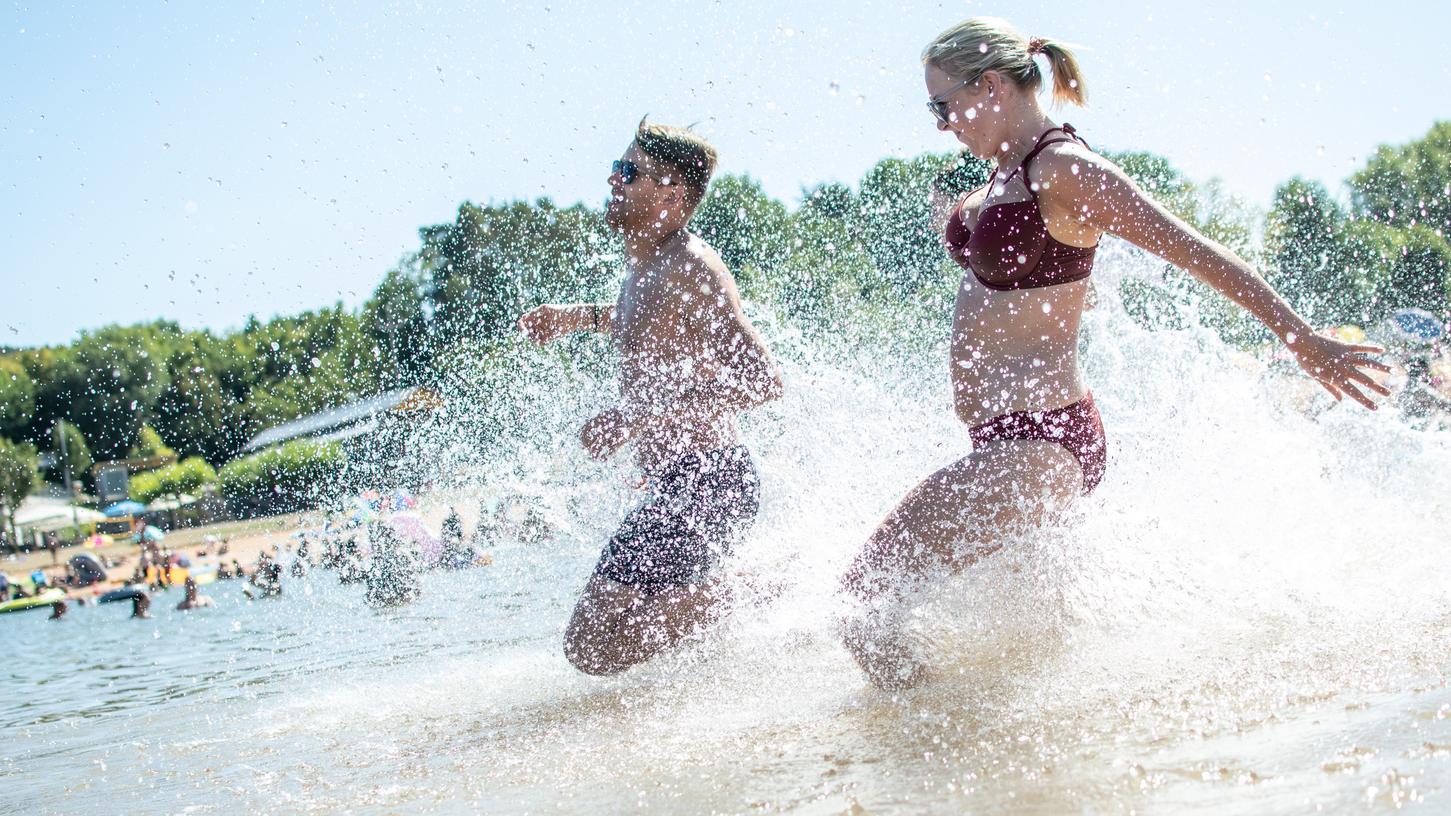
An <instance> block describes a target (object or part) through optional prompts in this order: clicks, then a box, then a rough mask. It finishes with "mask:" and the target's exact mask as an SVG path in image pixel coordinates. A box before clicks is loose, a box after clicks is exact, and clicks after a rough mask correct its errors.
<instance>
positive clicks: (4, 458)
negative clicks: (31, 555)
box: [0, 437, 40, 547]
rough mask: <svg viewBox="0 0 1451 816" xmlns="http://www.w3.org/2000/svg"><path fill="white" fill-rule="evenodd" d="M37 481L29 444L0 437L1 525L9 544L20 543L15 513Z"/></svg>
mask: <svg viewBox="0 0 1451 816" xmlns="http://www.w3.org/2000/svg"><path fill="white" fill-rule="evenodd" d="M39 480H40V460H39V457H38V456H37V455H36V452H35V446H34V445H32V444H30V443H29V442H19V443H16V442H11V441H10V440H9V439H5V438H4V437H0V502H3V503H4V506H5V523H6V526H7V528H8V529H9V531H10V535H9V538H10V545H11V547H15V546H16V545H17V544H18V542H19V541H20V539H19V537H18V536H17V535H16V533H17V531H16V529H15V511H17V510H19V509H20V503H21V502H22V501H25V497H26V496H29V495H30V493H31V491H33V490H34V489H35V487H36V485H37V483H38V482H39Z"/></svg>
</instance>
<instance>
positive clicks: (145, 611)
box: [131, 590, 151, 618]
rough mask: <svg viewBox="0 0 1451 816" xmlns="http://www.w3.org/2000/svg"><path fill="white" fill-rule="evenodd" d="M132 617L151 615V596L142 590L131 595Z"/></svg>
mask: <svg viewBox="0 0 1451 816" xmlns="http://www.w3.org/2000/svg"><path fill="white" fill-rule="evenodd" d="M131 617H133V618H149V617H151V596H150V595H147V594H146V593H145V592H142V591H140V590H137V591H136V594H134V595H132V596H131Z"/></svg>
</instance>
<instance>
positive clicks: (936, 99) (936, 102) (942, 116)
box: [927, 79, 977, 125]
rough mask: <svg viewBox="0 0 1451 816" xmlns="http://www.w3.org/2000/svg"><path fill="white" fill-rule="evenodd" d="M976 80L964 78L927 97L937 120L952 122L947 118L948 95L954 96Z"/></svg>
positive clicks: (929, 108)
mask: <svg viewBox="0 0 1451 816" xmlns="http://www.w3.org/2000/svg"><path fill="white" fill-rule="evenodd" d="M976 81H977V80H975V79H964V80H963V81H961V82H959V83H957V84H956V85H953V86H952V87H951V88H948V89H947V90H945V91H943V92H942V93H940V94H937V95H936V96H929V97H927V110H930V111H932V115H933V116H936V117H937V121H939V122H941V123H942V124H944V125H947V124H951V122H950V121H949V120H948V118H947V97H949V96H952V95H953V94H955V93H957V92H958V91H960V90H962V89H963V88H966V87H967V86H969V85H971V84H972V83H974V82H976Z"/></svg>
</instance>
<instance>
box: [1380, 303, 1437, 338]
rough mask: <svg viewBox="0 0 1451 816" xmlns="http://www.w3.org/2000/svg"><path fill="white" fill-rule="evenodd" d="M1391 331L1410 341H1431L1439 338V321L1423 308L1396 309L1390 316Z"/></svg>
mask: <svg viewBox="0 0 1451 816" xmlns="http://www.w3.org/2000/svg"><path fill="white" fill-rule="evenodd" d="M1389 322H1390V326H1391V331H1393V332H1395V334H1396V336H1397V337H1399V338H1401V339H1402V340H1409V341H1411V342H1412V343H1431V342H1434V341H1436V340H1439V339H1440V338H1441V334H1442V332H1443V331H1444V330H1443V329H1442V327H1441V321H1440V320H1437V319H1436V316H1435V315H1433V314H1431V313H1430V312H1428V311H1426V310H1425V309H1416V308H1405V309H1397V310H1396V311H1395V312H1393V313H1392V314H1391V317H1390V321H1389Z"/></svg>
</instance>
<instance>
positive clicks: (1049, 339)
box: [842, 18, 1387, 688]
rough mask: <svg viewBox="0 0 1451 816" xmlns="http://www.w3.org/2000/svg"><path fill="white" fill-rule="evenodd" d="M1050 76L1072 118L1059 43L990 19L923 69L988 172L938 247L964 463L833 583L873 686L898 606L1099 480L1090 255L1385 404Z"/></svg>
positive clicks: (1366, 358) (852, 647)
mask: <svg viewBox="0 0 1451 816" xmlns="http://www.w3.org/2000/svg"><path fill="white" fill-rule="evenodd" d="M1038 56H1043V57H1045V58H1046V60H1047V62H1048V63H1049V64H1050V66H1051V69H1052V72H1053V97H1054V101H1055V102H1060V103H1061V102H1072V103H1074V104H1078V105H1082V104H1083V102H1084V90H1085V89H1084V84H1083V78H1082V76H1081V75H1080V72H1079V68H1078V64H1077V62H1076V60H1075V59H1074V57H1073V54H1072V53H1071V52H1070V51H1069V49H1068V48H1066V47H1065V46H1064V45H1063V44H1061V43H1057V42H1054V41H1053V40H1048V39H1042V38H1031V39H1029V38H1027V37H1024V36H1023V35H1022V34H1020V33H1018V31H1017V30H1016V29H1014V28H1013V27H1012V26H1011V25H1009V24H1008V23H1007V22H1005V21H1003V20H998V19H992V18H974V19H971V20H968V21H966V22H964V23H962V24H960V25H957V26H954V27H953V28H951V29H948V30H947V31H945V32H943V33H942V34H941V35H940V36H938V37H937V39H935V40H933V41H932V43H931V44H930V45H928V46H927V48H926V49H925V50H924V51H923V53H922V62H923V65H924V68H925V71H926V83H927V94H928V100H929V101H928V108H929V109H930V110H931V111H932V113H933V115H935V116H936V117H937V127H938V129H939V130H942V131H947V132H950V133H951V134H952V135H953V136H954V137H956V139H957V140H958V141H959V142H961V143H962V144H963V145H965V146H966V147H967V149H968V150H969V151H970V152H971V153H972V154H973V155H975V156H977V157H979V158H981V159H984V160H987V161H989V162H991V163H993V164H994V165H995V167H996V169H995V170H994V172H993V175H992V177H991V178H990V179H989V181H988V184H987V185H986V186H984V187H982V188H980V189H978V190H975V191H972V192H970V193H968V194H966V195H965V196H964V197H963V198H962V199H961V200H960V201H958V202H957V203H956V205H955V206H954V207H953V209H952V211H951V214H950V215H949V217H948V221H947V226H946V231H945V236H944V238H945V243H946V245H947V249H948V252H949V254H950V255H951V256H952V258H953V259H954V260H955V261H957V262H958V263H959V264H960V265H961V266H962V267H963V269H964V270H965V274H964V275H963V277H962V285H961V287H960V288H959V289H958V293H957V304H956V306H955V307H954V311H953V321H952V353H951V361H950V365H951V380H952V389H953V400H954V404H955V406H956V410H957V416H958V417H959V418H960V419H961V420H962V421H963V422H964V423H966V424H967V425H968V426H969V427H970V428H971V431H970V436H971V438H972V441H973V451H972V454H971V455H969V456H967V457H965V458H963V459H961V460H959V461H957V462H954V463H952V464H950V465H948V466H946V467H944V468H942V469H941V470H938V471H937V472H936V473H933V474H932V475H930V476H928V477H927V478H926V480H924V481H923V482H922V483H921V484H919V485H917V486H916V487H915V488H913V489H912V490H911V491H910V492H909V493H908V494H907V495H906V496H905V497H904V498H903V499H902V500H901V501H900V502H899V503H898V504H897V506H896V507H895V508H894V509H893V510H892V511H891V513H889V514H888V515H887V517H886V519H884V520H883V521H882V523H881V524H880V525H879V526H878V527H877V529H876V531H875V532H873V533H872V535H871V538H870V539H868V541H867V543H866V546H864V547H863V548H862V550H861V552H860V553H859V554H858V555H857V556H856V558H855V559H854V560H853V562H852V564H851V566H850V567H849V568H848V570H847V572H846V574H845V576H843V578H842V584H843V586H844V588H845V589H846V591H847V593H848V594H849V595H850V596H852V598H853V599H854V600H855V601H857V602H859V603H860V611H859V613H858V614H856V615H854V616H852V617H850V618H849V619H848V620H847V621H846V622H845V623H844V626H843V636H844V640H845V642H846V645H847V648H848V649H849V651H850V652H851V653H852V656H853V657H854V658H855V659H856V661H857V663H858V664H860V665H861V667H862V669H863V670H864V671H865V672H866V673H867V675H868V677H870V678H871V680H872V682H873V683H875V684H876V685H878V686H880V687H882V688H905V687H910V686H912V685H915V684H917V683H919V682H921V680H922V679H923V678H924V668H923V665H922V663H921V662H920V660H919V659H918V657H917V656H916V655H914V654H913V652H912V650H911V648H910V646H909V644H908V643H907V642H906V640H905V638H904V637H903V632H902V629H901V625H900V617H901V616H900V613H901V612H902V611H903V610H902V605H903V603H904V590H905V588H906V587H907V586H909V585H910V584H911V583H912V582H913V580H914V579H917V578H919V577H921V576H923V575H924V574H925V573H926V572H928V571H929V570H932V569H939V568H947V569H953V570H960V569H962V568H964V567H966V566H969V565H971V564H973V563H975V562H976V561H977V560H979V559H981V558H983V557H984V556H987V555H989V554H991V553H993V552H994V551H996V550H997V549H998V548H999V547H1001V543H1000V540H1001V538H1002V537H1003V536H1004V535H1005V534H1006V533H1007V531H1009V530H1013V529H1019V530H1021V529H1025V528H1028V527H1033V526H1037V525H1041V524H1043V523H1045V522H1046V521H1048V520H1049V519H1051V518H1053V517H1054V515H1055V514H1057V513H1059V512H1060V511H1062V510H1063V509H1064V508H1065V507H1067V506H1068V505H1069V504H1070V503H1071V502H1072V501H1073V500H1074V499H1075V498H1076V497H1077V496H1080V495H1083V494H1086V493H1088V492H1089V491H1091V490H1093V488H1094V487H1095V486H1096V485H1097V484H1098V482H1099V480H1100V479H1101V478H1102V477H1103V475H1104V470H1105V461H1106V460H1105V454H1106V451H1107V447H1106V444H1105V439H1104V432H1103V424H1102V422H1101V420H1100V419H1099V414H1098V410H1097V408H1095V407H1094V403H1093V397H1092V395H1090V393H1089V390H1088V386H1087V385H1086V384H1085V383H1084V382H1083V377H1082V375H1081V373H1080V371H1079V369H1078V353H1077V349H1078V328H1079V322H1080V318H1081V316H1082V313H1083V309H1084V300H1085V297H1086V296H1087V295H1088V291H1089V282H1088V277H1089V275H1090V273H1091V272H1092V270H1093V256H1094V251H1095V249H1096V248H1097V246H1098V241H1099V238H1100V237H1101V236H1102V235H1103V234H1104V233H1113V234H1114V235H1117V236H1119V237H1120V238H1123V239H1125V240H1127V241H1129V242H1131V243H1133V244H1135V245H1137V246H1139V247H1142V248H1144V249H1146V250H1148V251H1149V252H1152V253H1154V254H1155V255H1158V256H1159V257H1161V258H1163V259H1164V260H1166V261H1168V262H1169V263H1171V264H1174V265H1175V266H1178V267H1180V268H1182V269H1185V270H1187V271H1188V272H1190V273H1191V274H1192V275H1194V277H1196V278H1198V279H1199V280H1200V281H1203V282H1204V283H1205V284H1207V285H1208V286H1211V287H1213V288H1214V289H1215V290H1216V291H1219V292H1221V293H1223V294H1224V295H1226V296H1228V297H1229V298H1231V299H1233V300H1234V301H1235V302H1236V303H1238V304H1239V305H1240V306H1242V307H1243V308H1245V309H1247V310H1248V311H1249V312H1250V313H1251V314H1253V315H1254V316H1255V317H1256V318H1258V319H1259V320H1260V322H1262V323H1263V324H1264V325H1265V326H1266V327H1268V328H1269V329H1270V330H1271V331H1273V332H1274V333H1275V336H1277V337H1278V338H1279V339H1280V340H1281V341H1282V342H1284V343H1285V344H1286V346H1287V347H1288V348H1289V350H1290V352H1291V353H1292V354H1293V355H1294V357H1295V359H1296V360H1297V361H1298V362H1299V364H1300V366H1301V367H1302V368H1303V369H1304V370H1305V371H1306V373H1308V374H1309V375H1310V376H1311V377H1313V378H1314V379H1315V380H1316V381H1318V382H1319V383H1320V384H1321V385H1322V386H1324V387H1325V389H1326V390H1327V391H1329V392H1330V394H1331V395H1332V396H1334V397H1335V399H1337V400H1339V399H1341V398H1343V397H1349V398H1351V399H1353V400H1355V401H1356V402H1359V403H1361V404H1362V405H1364V406H1365V407H1366V408H1369V409H1372V410H1374V408H1375V403H1374V401H1373V398H1372V397H1371V394H1372V393H1374V394H1380V395H1382V396H1384V395H1385V394H1386V393H1387V392H1386V390H1385V389H1384V388H1382V387H1381V386H1380V385H1378V384H1376V382H1375V381H1374V380H1373V379H1372V378H1371V377H1370V375H1368V374H1367V373H1366V370H1368V369H1374V370H1378V371H1385V370H1386V366H1385V365H1383V364H1382V363H1379V362H1376V361H1375V360H1373V359H1372V358H1371V356H1370V355H1373V354H1377V353H1379V352H1380V351H1381V349H1380V348H1378V347H1376V346H1369V345H1354V344H1350V343H1343V342H1340V341H1338V340H1335V339H1332V338H1328V337H1322V336H1320V335H1317V334H1315V332H1314V331H1313V329H1312V328H1311V327H1310V325H1309V324H1307V323H1306V322H1305V321H1304V319H1302V318H1301V317H1300V316H1299V315H1297V314H1295V312H1294V310H1293V309H1291V308H1290V307H1289V306H1288V305H1287V304H1286V303H1285V302H1284V301H1283V300H1282V299H1280V297H1279V296H1277V295H1276V294H1275V292H1274V291H1273V290H1272V289H1270V287H1269V286H1268V285H1267V284H1266V283H1265V281H1264V280H1263V279H1262V278H1261V277H1260V276H1259V275H1258V274H1256V273H1255V271H1254V269H1252V268H1251V267H1250V265H1249V264H1247V263H1246V262H1245V261H1243V260H1242V259H1240V258H1239V257H1238V256H1236V255H1235V254H1234V253H1232V252H1230V251H1229V250H1227V249H1225V248H1224V247H1222V246H1220V245H1219V244H1217V243H1215V242H1213V241H1210V240H1209V239H1207V238H1205V237H1204V236H1202V235H1200V234H1199V233H1198V232H1197V231H1195V229H1194V228H1193V227H1191V226H1189V225H1188V224H1186V223H1184V222H1183V221H1181V220H1180V219H1178V218H1176V217H1174V216H1173V215H1171V214H1170V213H1169V212H1168V211H1166V210H1165V209H1164V208H1163V207H1162V206H1160V205H1159V204H1158V203H1157V202H1155V201H1154V200H1153V199H1151V198H1149V197H1148V196H1147V195H1146V194H1145V193H1144V192H1143V191H1142V190H1140V189H1139V188H1138V186H1137V185H1135V184H1134V183H1133V182H1132V181H1130V180H1129V178H1128V177H1127V176H1125V175H1124V172H1123V171H1122V170H1121V169H1119V167H1118V166H1116V165H1115V164H1114V163H1113V162H1111V161H1109V160H1107V159H1105V158H1103V157H1102V156H1099V155H1098V154H1096V153H1094V152H1093V151H1092V150H1091V149H1090V148H1089V147H1088V145H1087V143H1085V142H1084V141H1083V139H1082V138H1080V137H1079V136H1078V134H1077V133H1076V132H1074V130H1073V127H1072V126H1071V125H1069V124H1067V123H1064V124H1061V125H1060V124H1057V123H1055V122H1054V121H1053V120H1051V119H1050V118H1049V117H1048V116H1047V114H1045V113H1044V111H1043V109H1042V107H1041V106H1040V105H1039V101H1038V89H1039V88H1040V86H1041V85H1042V82H1043V76H1042V73H1041V72H1040V70H1039V67H1038V64H1037V61H1036V57H1038Z"/></svg>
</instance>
